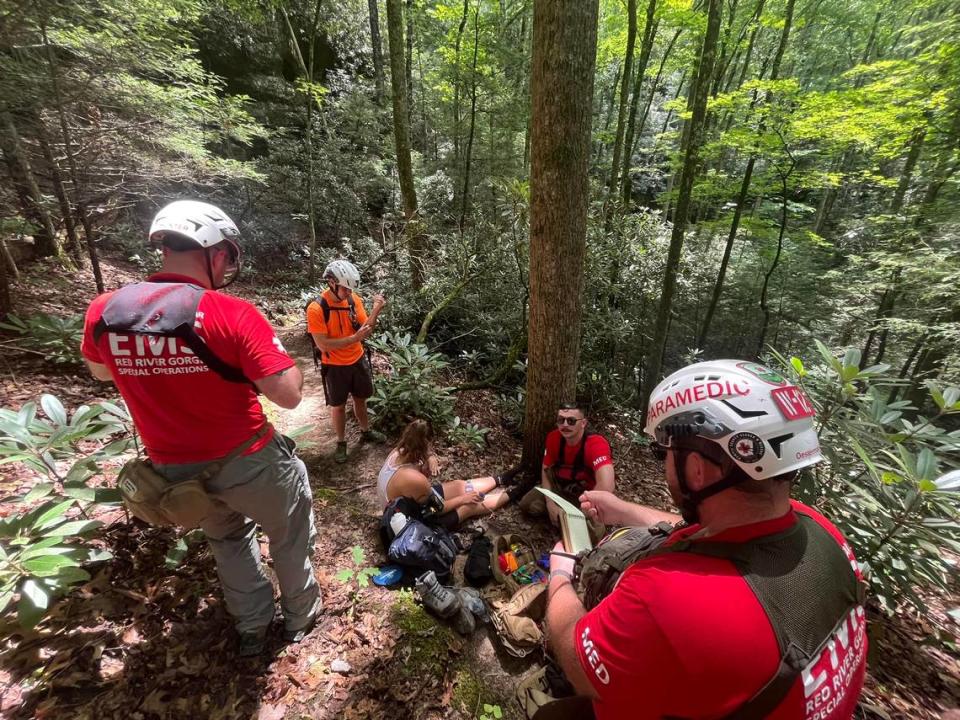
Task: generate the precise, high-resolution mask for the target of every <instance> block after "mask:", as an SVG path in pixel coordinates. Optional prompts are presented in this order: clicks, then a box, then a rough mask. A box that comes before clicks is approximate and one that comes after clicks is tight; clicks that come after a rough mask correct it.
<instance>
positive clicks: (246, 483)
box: [156, 433, 320, 633]
mask: <svg viewBox="0 0 960 720" xmlns="http://www.w3.org/2000/svg"><path fill="white" fill-rule="evenodd" d="M295 447H296V444H295V443H294V442H293V440H290V439H289V438H285V437H284V436H283V435H281V434H280V433H275V434H274V436H273V438H271V440H270V442H269V443H267V444H266V445H265V446H264V447H263V448H261V449H260V450H258V451H257V452H255V453H253V454H251V455H246V456H244V457H239V458H236V459H235V460H233V461H231V462H230V463H229V464H227V465H226V466H225V467H224V468H223V470H221V471H220V474H219V475H217V477H215V478H213V479H211V480H210V481H209V482H207V490H208V491H209V492H210V495H211V496H212V497H213V499H214V506H215V509H214V511H213V512H212V513H211V514H210V515H209V516H208V517H207V518H206V519H205V520H204V521H203V523H202V524H201V527H202V528H203V531H204V533H205V534H206V536H207V540H209V542H210V547H211V549H212V550H213V556H214V557H215V558H216V561H217V574H218V575H219V576H220V583H221V585H222V586H223V597H224V600H226V603H227V610H228V611H229V612H230V614H231V615H232V616H233V618H234V620H235V621H236V624H237V631H238V632H241V633H242V632H249V631H256V632H258V631H262V630H263V629H265V628H266V627H267V626H268V625H269V624H270V623H271V622H272V621H273V616H274V605H273V586H272V585H271V584H270V580H269V579H268V578H267V576H266V574H265V573H264V571H263V567H262V565H261V564H260V546H259V544H258V543H257V537H256V528H257V525H258V524H259V525H260V526H262V527H263V530H264V532H265V533H266V534H267V537H268V538H270V556H271V557H272V558H273V567H274V571H275V572H276V575H277V580H278V581H279V583H280V607H281V608H282V610H283V618H284V627H285V629H287V630H290V631H296V630H300V629H301V628H303V627H304V626H305V625H306V624H307V622H308V621H309V616H310V611H311V610H312V609H313V605H314V602H315V601H316V599H317V598H318V597H319V595H320V588H319V586H318V585H317V580H316V578H315V577H314V574H313V565H312V564H311V557H312V555H313V547H314V539H315V537H316V534H317V531H316V527H315V526H314V522H313V495H312V493H311V492H310V483H309V480H308V478H307V468H306V466H305V465H304V464H303V461H301V460H300V459H299V458H298V457H297V456H296V455H295V454H294V448H295ZM206 466H207V463H191V464H188V465H157V466H156V470H157V472H159V473H160V474H161V475H163V476H164V477H166V478H167V479H169V480H172V481H176V480H185V479H186V478H188V477H190V476H191V475H196V474H198V473H199V472H200V471H202V470H203V469H204V468H205V467H206Z"/></svg>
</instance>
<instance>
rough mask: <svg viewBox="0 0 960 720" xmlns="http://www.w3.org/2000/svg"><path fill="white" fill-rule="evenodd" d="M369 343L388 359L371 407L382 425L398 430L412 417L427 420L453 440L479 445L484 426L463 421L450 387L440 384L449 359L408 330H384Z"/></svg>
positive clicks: (436, 430) (370, 401)
mask: <svg viewBox="0 0 960 720" xmlns="http://www.w3.org/2000/svg"><path fill="white" fill-rule="evenodd" d="M370 344H371V345H372V346H373V347H374V348H375V349H376V350H377V351H378V352H380V353H382V354H383V356H384V357H385V358H386V359H387V361H388V362H389V364H390V372H389V374H382V375H378V376H377V379H376V383H375V389H374V394H373V396H372V397H371V398H370V400H369V404H370V410H371V412H372V413H373V415H374V418H375V420H376V422H377V425H379V426H380V427H381V428H383V429H384V430H386V431H387V432H390V433H395V434H396V433H399V432H400V431H402V430H403V428H404V426H405V425H406V424H407V423H408V422H410V420H412V419H414V418H421V419H424V420H429V421H430V423H431V424H432V425H433V428H434V431H435V432H436V433H437V434H438V435H440V434H445V435H446V436H447V437H448V438H449V439H450V440H451V441H452V442H465V443H470V444H474V445H477V446H479V445H482V444H483V443H484V440H485V436H486V433H487V429H486V428H481V427H478V426H477V425H475V424H472V423H465V422H463V421H461V419H460V418H459V417H458V416H457V415H455V414H454V403H455V402H456V399H455V398H454V396H453V388H451V387H448V386H446V385H442V384H440V383H441V380H442V377H443V375H444V373H446V372H447V371H448V370H449V367H450V363H449V361H448V360H447V359H446V358H445V357H444V356H443V355H441V354H439V353H432V352H430V351H429V350H428V349H427V347H426V345H420V344H418V343H415V342H413V340H412V339H411V337H410V335H409V334H401V333H384V334H383V335H381V336H379V337H378V338H376V339H374V340H372V341H370Z"/></svg>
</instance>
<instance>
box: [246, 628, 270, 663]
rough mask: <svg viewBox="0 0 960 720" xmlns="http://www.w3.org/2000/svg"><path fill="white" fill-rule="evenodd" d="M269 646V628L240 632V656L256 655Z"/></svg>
mask: <svg viewBox="0 0 960 720" xmlns="http://www.w3.org/2000/svg"><path fill="white" fill-rule="evenodd" d="M266 647H267V628H264V629H263V630H247V631H246V632H242V633H240V657H256V656H257V655H261V654H262V653H263V651H264V649H265V648H266Z"/></svg>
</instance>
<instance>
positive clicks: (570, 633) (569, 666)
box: [545, 577, 596, 697]
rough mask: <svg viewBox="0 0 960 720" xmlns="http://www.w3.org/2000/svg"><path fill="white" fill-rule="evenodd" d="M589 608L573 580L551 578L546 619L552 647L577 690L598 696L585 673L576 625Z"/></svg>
mask: <svg viewBox="0 0 960 720" xmlns="http://www.w3.org/2000/svg"><path fill="white" fill-rule="evenodd" d="M586 612H587V611H586V608H584V607H583V603H581V602H580V598H579V597H577V593H576V591H575V590H574V588H573V583H571V582H570V581H569V580H567V579H566V578H562V577H557V578H553V579H551V580H550V584H549V586H548V587H547V614H546V619H545V622H546V626H547V642H548V644H549V647H550V650H551V651H552V653H553V656H554V658H556V660H557V662H558V663H559V664H560V668H561V669H562V670H563V674H564V675H565V676H566V678H567V679H568V680H569V681H570V682H571V684H572V685H573V687H574V688H575V689H576V691H577V693H578V694H580V695H588V696H590V697H596V692H595V691H594V689H593V686H592V685H591V684H590V681H589V680H587V678H586V677H585V675H584V672H583V668H582V667H581V666H580V659H579V658H578V657H577V647H576V640H577V639H576V635H575V633H576V626H577V621H579V620H580V618H582V617H583V616H584V615H586Z"/></svg>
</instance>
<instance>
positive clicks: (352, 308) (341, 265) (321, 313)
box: [307, 260, 387, 463]
mask: <svg viewBox="0 0 960 720" xmlns="http://www.w3.org/2000/svg"><path fill="white" fill-rule="evenodd" d="M323 279H324V280H326V281H327V285H328V287H327V289H326V290H324V291H323V294H322V295H321V296H320V297H319V298H317V299H316V300H314V301H313V302H311V303H310V304H309V305H307V332H309V333H310V336H311V337H312V338H313V342H314V343H315V345H316V347H317V348H318V349H319V350H320V374H321V377H322V379H323V393H324V395H325V397H326V401H327V405H328V406H329V407H330V421H331V423H332V424H333V430H334V432H335V433H336V434H337V449H336V452H335V453H334V456H333V459H334V460H335V461H336V462H337V463H344V462H346V461H347V441H346V430H347V414H346V405H347V397H348V396H352V397H353V414H354V415H355V416H356V418H357V423H358V424H359V425H360V441H361V442H378V443H381V442H384V441H385V440H386V437H384V435H383V434H382V433H379V432H377V431H376V430H372V429H371V428H370V418H369V415H368V414H367V398H368V397H370V396H371V395H373V369H372V368H371V367H370V359H369V357H368V356H367V355H366V353H365V352H364V347H363V341H364V340H366V339H367V338H368V337H369V336H370V333H371V332H373V329H374V327H376V324H377V316H378V315H379V314H380V311H381V310H382V309H383V308H384V306H385V305H386V304H387V301H386V300H385V299H384V297H383V295H374V297H373V311H372V312H371V313H370V315H369V317H368V316H367V311H366V308H364V307H363V300H361V299H360V296H359V295H357V293H356V292H355V291H356V290H357V288H359V287H360V271H359V270H357V268H356V266H355V265H354V264H353V263H350V262H347V261H346V260H334V261H333V262H331V263H330V264H329V265H327V268H326V269H325V270H324V271H323Z"/></svg>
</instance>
